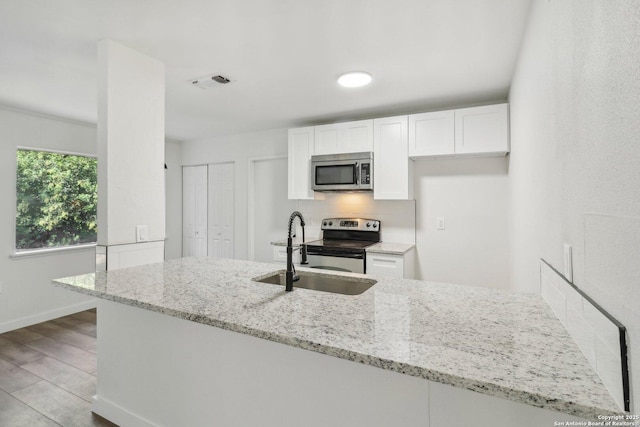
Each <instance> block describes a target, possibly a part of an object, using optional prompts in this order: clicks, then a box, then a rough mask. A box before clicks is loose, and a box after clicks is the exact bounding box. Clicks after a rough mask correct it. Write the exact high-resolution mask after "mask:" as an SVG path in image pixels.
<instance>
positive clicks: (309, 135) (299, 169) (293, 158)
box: [287, 127, 314, 199]
mask: <svg viewBox="0 0 640 427" xmlns="http://www.w3.org/2000/svg"><path fill="white" fill-rule="evenodd" d="M313 136H314V132H313V127H306V128H297V129H289V153H288V169H289V170H288V175H287V181H288V185H287V187H288V195H289V199H313V191H312V190H311V171H310V168H311V155H312V154H313Z"/></svg>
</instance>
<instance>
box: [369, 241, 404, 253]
mask: <svg viewBox="0 0 640 427" xmlns="http://www.w3.org/2000/svg"><path fill="white" fill-rule="evenodd" d="M415 246H416V245H414V244H413V243H393V242H379V243H376V244H375V245H372V246H369V247H367V248H366V249H365V250H366V251H367V252H371V253H376V254H389V255H404V254H405V253H407V252H409V251H410V250H411V249H413V248H414V247H415Z"/></svg>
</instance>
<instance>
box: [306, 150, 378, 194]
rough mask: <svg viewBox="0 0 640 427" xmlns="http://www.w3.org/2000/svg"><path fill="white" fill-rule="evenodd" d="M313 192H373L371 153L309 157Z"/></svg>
mask: <svg viewBox="0 0 640 427" xmlns="http://www.w3.org/2000/svg"><path fill="white" fill-rule="evenodd" d="M311 182H312V184H311V188H312V189H313V190H314V191H371V190H373V153H372V152H363V153H345V154H328V155H322V156H311Z"/></svg>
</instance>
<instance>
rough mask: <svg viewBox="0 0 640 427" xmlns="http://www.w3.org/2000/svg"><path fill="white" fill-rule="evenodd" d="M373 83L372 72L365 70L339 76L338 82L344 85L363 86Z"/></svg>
mask: <svg viewBox="0 0 640 427" xmlns="http://www.w3.org/2000/svg"><path fill="white" fill-rule="evenodd" d="M369 83H371V74H369V73H365V72H364V71H352V72H350V73H345V74H343V75H341V76H340V77H338V84H339V85H340V86H342V87H361V86H366V85H368V84H369Z"/></svg>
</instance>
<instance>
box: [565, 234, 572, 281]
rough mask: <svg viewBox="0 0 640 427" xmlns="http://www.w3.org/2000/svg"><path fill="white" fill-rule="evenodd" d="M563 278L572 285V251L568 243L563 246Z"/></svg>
mask: <svg viewBox="0 0 640 427" xmlns="http://www.w3.org/2000/svg"><path fill="white" fill-rule="evenodd" d="M564 277H565V278H566V279H567V280H568V281H569V282H571V283H573V250H572V249H571V245H570V244H568V243H565V244H564Z"/></svg>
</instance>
